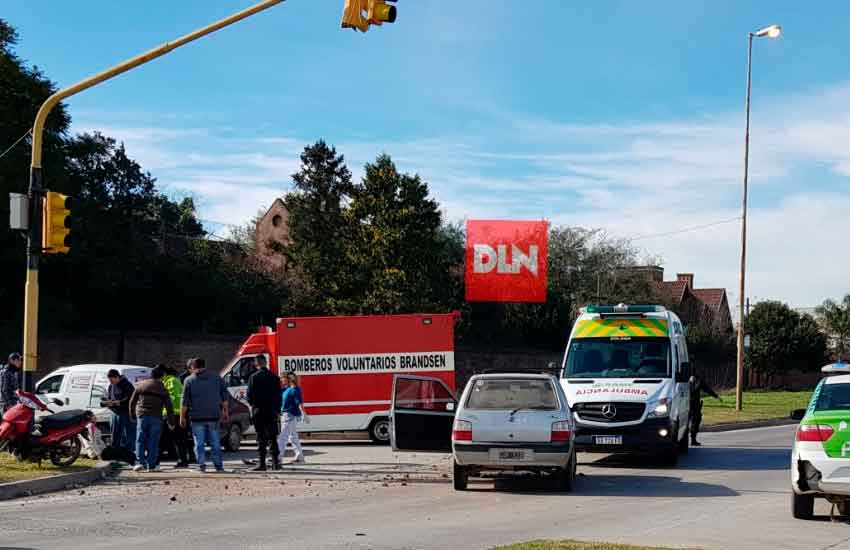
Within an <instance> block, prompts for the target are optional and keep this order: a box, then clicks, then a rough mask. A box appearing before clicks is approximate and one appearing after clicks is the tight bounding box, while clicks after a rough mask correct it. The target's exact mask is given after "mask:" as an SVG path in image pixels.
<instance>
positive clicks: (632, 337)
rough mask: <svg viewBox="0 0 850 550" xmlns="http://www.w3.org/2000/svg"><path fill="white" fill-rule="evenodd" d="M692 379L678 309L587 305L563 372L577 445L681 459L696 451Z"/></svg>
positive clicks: (669, 461)
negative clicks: (692, 436)
mask: <svg viewBox="0 0 850 550" xmlns="http://www.w3.org/2000/svg"><path fill="white" fill-rule="evenodd" d="M690 377H691V366H690V361H689V358H688V345H687V343H686V341H685V330H684V327H683V326H682V322H681V321H680V320H679V318H678V317H677V316H676V314H675V313H673V312H672V311H668V310H666V309H665V308H664V307H662V306H645V305H639V306H638V305H625V304H619V305H616V306H588V307H586V308H582V310H581V314H580V315H579V318H578V319H577V320H576V322H575V325H574V326H573V329H572V333H571V334H570V338H569V341H568V343H567V350H566V353H565V354H564V360H563V363H562V369H561V384H562V386H563V388H564V390H565V393H566V394H567V400H568V401H569V404H570V408H571V409H572V412H573V417H574V419H575V422H576V439H575V443H576V448H577V449H578V450H579V451H586V452H604V453H621V452H639V453H651V454H653V455H656V456H657V457H658V458H660V459H661V461H662V462H663V463H665V464H675V462H676V460H677V458H678V455H679V454H680V453H686V452H688V443H689V429H688V424H689V423H688V414H689V408H690V383H689V381H690Z"/></svg>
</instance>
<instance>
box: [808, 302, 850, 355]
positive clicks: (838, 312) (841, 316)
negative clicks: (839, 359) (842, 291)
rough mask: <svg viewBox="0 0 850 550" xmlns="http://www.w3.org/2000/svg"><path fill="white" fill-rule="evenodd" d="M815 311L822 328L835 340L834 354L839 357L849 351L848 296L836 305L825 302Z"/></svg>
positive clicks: (849, 312) (849, 309)
mask: <svg viewBox="0 0 850 550" xmlns="http://www.w3.org/2000/svg"><path fill="white" fill-rule="evenodd" d="M816 311H817V314H818V316H819V317H820V319H821V322H822V323H823V325H824V327H826V329H827V331H828V332H829V333H830V335H831V336H832V337H833V338H835V350H834V351H835V353H836V354H837V355H839V356H840V355H842V354H844V353H847V352H848V351H850V294H847V295H846V296H844V299H843V300H841V302H838V303H836V302H835V301H833V300H826V301H824V303H823V304H821V305H820V306H819V307H818V308H817V310H816Z"/></svg>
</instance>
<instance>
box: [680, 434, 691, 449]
mask: <svg viewBox="0 0 850 550" xmlns="http://www.w3.org/2000/svg"><path fill="white" fill-rule="evenodd" d="M690 444H691V429H690V428H688V429H687V430H685V435H683V436H682V439H680V440H679V454H680V455H686V454H688V449H690Z"/></svg>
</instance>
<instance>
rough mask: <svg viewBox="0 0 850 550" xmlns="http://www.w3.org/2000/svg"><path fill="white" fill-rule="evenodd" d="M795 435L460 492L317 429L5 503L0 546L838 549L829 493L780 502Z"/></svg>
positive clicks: (841, 544)
mask: <svg viewBox="0 0 850 550" xmlns="http://www.w3.org/2000/svg"><path fill="white" fill-rule="evenodd" d="M792 437H793V427H789V426H781V427H776V428H762V429H754V430H747V431H739V432H726V433H714V434H705V435H704V436H703V440H704V443H705V446H704V447H702V448H699V449H694V450H692V451H691V453H690V454H689V455H688V456H687V457H685V458H684V459H683V460H682V461H681V462H680V465H679V467H677V468H675V469H667V468H665V469H661V468H653V467H649V466H647V465H643V464H640V463H637V462H634V461H631V462H630V461H625V462H624V461H623V460H617V459H616V457H605V456H602V455H584V456H583V457H582V458H583V460H582V464H580V466H579V471H580V473H581V474H583V475H582V477H581V478H580V480H579V482H578V487H577V490H576V491H575V492H574V493H572V494H559V493H553V492H549V491H547V490H546V488H545V487H541V486H538V484H537V483H535V482H532V481H528V480H512V481H507V482H501V481H500V482H499V483H498V484H496V485H495V487H494V483H493V482H487V483H480V484H474V485H473V486H472V489H473V490H471V491H469V492H466V493H455V492H454V491H453V490H452V489H451V485H450V484H449V480H448V478H447V477H445V475H446V466H447V461H446V460H445V458H442V457H439V456H435V455H413V454H394V453H392V452H390V451H389V450H388V449H386V448H381V447H374V446H371V445H358V444H355V443H350V442H347V443H345V444H336V445H327V444H325V445H320V444H312V445H311V446H310V447H308V448H309V449H311V451H312V452H311V454H310V455H309V456H308V458H309V461H310V464H307V465H306V466H304V467H294V466H289V467H288V469H287V471H285V472H283V473H281V474H278V475H274V474H269V475H259V474H248V473H246V472H244V471H239V472H237V473H233V474H223V475H214V474H207V475H206V476H201V475H200V474H197V473H194V472H180V473H178V472H176V471H171V472H163V473H161V474H157V475H153V476H150V475H148V476H141V475H135V474H128V475H122V476H121V477H120V478H119V479H118V480H116V481H114V482H110V483H106V484H102V485H99V486H97V487H90V488H87V489H85V490H84V492H83V490H76V491H66V492H65V493H60V494H55V495H51V496H46V497H41V498H32V499H26V500H18V501H13V502H6V503H0V548H2V547H7V548H8V547H11V548H40V549H47V548H50V549H54V548H62V549H63V550H73V549H77V548H79V549H85V550H96V549H100V548H103V549H106V548H110V549H111V548H122V550H123V549H133V548H146V549H147V548H163V549H167V550H178V549H180V548H205V549H206V548H209V549H213V548H227V549H237V548H238V549H243V548H245V549H248V548H250V549H257V550H259V549H267V548H269V549H271V548H286V549H290V548H291V549H296V548H297V549H324V548H328V549H358V550H360V549H373V548H374V549H390V548H392V549H431V548H433V549H449V548H450V549H458V550H462V549H467V548H469V549H478V548H487V547H489V546H492V545H494V544H499V543H506V542H513V541H520V540H527V539H533V538H564V537H569V538H577V539H585V540H608V541H622V542H632V543H650V544H664V545H668V546H686V545H687V546H700V547H703V548H707V549H718V550H719V549H735V550H738V549H800V550H815V549H823V550H826V549H831V548H847V546H848V544H850V526H848V525H847V523H844V522H832V521H830V520H829V519H828V517H826V514H828V513H829V509H828V508H827V506H826V504H825V503H821V504H819V505H818V508H817V509H816V512H817V513H819V514H822V516H821V517H820V518H819V519H818V520H816V521H809V522H802V521H797V520H793V519H792V518H791V516H790V512H789V502H788V500H789V492H788V491H789V488H788V484H789V481H788V448H789V442H790V440H791V438H792ZM240 458H241V457H238V456H237V457H233V461H232V462H231V463H230V466H231V467H234V468H237V469H238V468H239V467H240V466H241V461H240V460H239V459H240ZM81 492H82V493H83V494H81Z"/></svg>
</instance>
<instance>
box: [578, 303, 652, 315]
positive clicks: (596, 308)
mask: <svg viewBox="0 0 850 550" xmlns="http://www.w3.org/2000/svg"><path fill="white" fill-rule="evenodd" d="M664 311H667V310H666V309H665V308H664V306H648V305H626V304H617V305H616V306H602V305H592V306H587V307H583V308H581V312H582V313H602V314H617V313H620V314H628V313H656V312H658V313H660V312H664Z"/></svg>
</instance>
